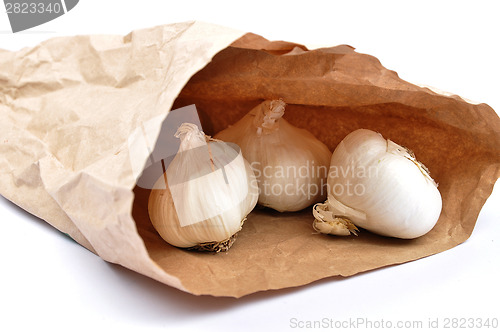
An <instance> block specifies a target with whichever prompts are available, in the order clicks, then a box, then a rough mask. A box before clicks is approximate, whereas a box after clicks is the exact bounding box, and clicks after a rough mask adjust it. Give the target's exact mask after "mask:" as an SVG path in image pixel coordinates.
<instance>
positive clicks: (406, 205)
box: [313, 129, 442, 239]
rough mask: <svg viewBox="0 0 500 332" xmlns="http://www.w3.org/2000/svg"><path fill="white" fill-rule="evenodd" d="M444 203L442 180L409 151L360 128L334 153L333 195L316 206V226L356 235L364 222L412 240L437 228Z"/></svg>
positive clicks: (330, 188) (328, 231)
mask: <svg viewBox="0 0 500 332" xmlns="http://www.w3.org/2000/svg"><path fill="white" fill-rule="evenodd" d="M441 207H442V200H441V195H440V193H439V190H438V189H437V184H436V183H435V182H434V180H433V179H432V178H431V177H430V175H429V172H428V170H427V169H426V168H425V167H424V166H423V165H422V164H421V163H419V162H418V161H417V160H416V159H415V156H414V155H413V153H412V152H411V151H410V150H408V149H406V148H404V147H402V146H400V145H398V144H396V143H394V142H392V141H390V140H386V139H384V138H383V137H382V135H380V134H378V133H376V132H373V131H371V130H367V129H359V130H356V131H354V132H352V133H350V134H349V135H347V136H346V137H345V138H344V140H343V141H342V142H340V144H339V145H338V146H337V148H336V149H335V151H334V152H333V155H332V159H331V163H330V171H329V175H328V199H327V201H326V202H325V203H324V204H317V205H315V206H314V207H313V215H314V216H315V218H316V220H315V221H314V224H313V226H314V228H315V229H316V230H318V231H320V232H322V233H326V234H335V235H349V234H350V233H354V234H355V232H356V230H357V228H356V226H359V227H362V228H364V229H367V230H369V231H371V232H373V233H377V234H380V235H385V236H390V237H397V238H402V239H412V238H417V237H419V236H422V235H424V234H426V233H427V232H429V231H430V230H431V229H432V228H433V227H434V225H435V224H436V222H437V220H438V219H439V215H440V213H441Z"/></svg>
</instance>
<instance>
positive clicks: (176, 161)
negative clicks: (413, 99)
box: [148, 123, 258, 251]
mask: <svg viewBox="0 0 500 332" xmlns="http://www.w3.org/2000/svg"><path fill="white" fill-rule="evenodd" d="M175 136H176V137H178V138H180V140H181V143H180V147H179V150H178V152H177V154H176V155H175V157H174V158H173V160H172V161H171V163H170V164H169V165H168V168H167V170H166V172H165V173H164V174H163V175H162V176H161V177H160V178H159V179H158V180H157V182H156V183H155V185H154V188H153V190H152V191H151V194H150V197H149V204H148V210H149V216H150V219H151V221H152V223H153V226H154V227H155V229H156V230H157V231H158V233H159V234H160V236H161V237H162V238H163V239H164V240H165V241H167V242H168V243H170V244H172V245H173V246H176V247H182V248H195V249H199V250H209V251H225V250H227V249H229V247H230V246H231V245H232V243H233V241H234V238H235V237H234V235H235V234H236V233H237V232H238V231H239V230H240V229H241V227H242V225H243V222H244V220H245V218H246V216H247V215H248V214H249V213H250V212H251V211H252V209H253V208H254V207H255V205H256V204H257V198H258V187H257V184H256V179H255V175H254V173H253V171H252V169H251V167H250V165H249V164H248V162H247V161H246V160H245V159H244V158H243V156H242V154H241V150H239V148H238V147H237V146H235V145H234V144H226V143H224V142H222V141H217V140H214V139H210V138H209V137H207V136H205V134H204V133H203V132H201V131H200V130H199V129H198V127H197V126H196V125H194V124H190V123H184V124H182V125H181V126H180V127H179V129H178V130H177V133H176V134H175Z"/></svg>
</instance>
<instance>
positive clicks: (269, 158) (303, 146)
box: [215, 100, 331, 212]
mask: <svg viewBox="0 0 500 332" xmlns="http://www.w3.org/2000/svg"><path fill="white" fill-rule="evenodd" d="M284 112H285V103H284V102H283V101H282V100H273V101H264V102H263V103H261V104H260V105H258V106H257V107H255V108H254V109H252V110H251V111H250V112H249V113H248V114H247V115H245V116H244V117H243V118H242V119H241V120H239V121H238V122H237V123H236V124H235V125H233V126H230V127H229V128H227V129H225V130H223V131H221V132H220V133H218V134H217V135H215V137H216V138H218V139H221V140H223V141H226V142H233V143H236V144H238V145H239V146H240V148H241V150H242V152H243V156H244V157H245V158H246V159H247V160H248V161H249V162H250V164H251V166H252V169H253V170H254V172H255V176H256V177H257V181H258V186H259V201H258V203H259V204H260V205H263V206H267V207H270V208H273V209H275V210H277V211H280V212H283V211H298V210H302V209H304V208H306V207H308V206H310V205H312V204H314V203H317V202H320V201H322V200H324V199H325V198H326V194H327V192H326V182H327V176H328V165H329V161H330V157H331V152H330V150H329V149H328V147H327V146H326V145H325V144H323V143H322V142H320V141H319V140H318V139H316V138H315V137H314V136H313V135H312V134H311V133H310V132H308V131H307V130H304V129H299V128H297V127H294V126H292V125H291V124H290V123H288V122H287V121H286V120H285V119H283V118H282V116H283V114H284Z"/></svg>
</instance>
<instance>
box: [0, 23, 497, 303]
mask: <svg viewBox="0 0 500 332" xmlns="http://www.w3.org/2000/svg"><path fill="white" fill-rule="evenodd" d="M272 98H283V99H284V100H285V101H286V102H287V104H288V106H287V112H286V114H285V118H286V119H287V120H288V121H290V122H291V123H292V124H294V125H296V126H298V127H302V128H306V129H308V130H309V131H311V132H312V133H313V134H314V135H315V136H316V137H318V138H319V139H321V140H322V141H323V142H324V143H325V144H327V145H328V146H329V148H330V149H331V150H332V151H333V149H334V148H335V146H336V145H337V144H338V143H339V142H340V140H341V139H342V138H343V137H344V136H345V135H347V134H348V133H349V132H351V131H353V130H355V129H358V128H368V129H372V130H376V131H378V132H380V133H382V134H383V135H384V137H386V138H390V139H392V140H394V141H396V142H398V143H400V144H402V145H405V146H408V147H410V148H411V149H412V150H414V152H415V154H416V155H417V157H418V158H419V160H421V161H422V162H423V163H424V164H425V165H427V166H428V168H429V169H430V171H431V174H432V176H433V178H434V179H435V180H436V181H437V182H438V183H439V190H440V192H441V194H442V197H443V211H442V214H441V217H440V219H439V221H438V224H437V225H436V227H435V228H434V229H433V230H432V231H431V232H430V233H428V234H427V235H425V236H423V237H421V238H418V239H415V240H398V239H391V238H385V237H381V236H376V235H373V234H371V233H369V232H367V231H363V232H361V233H360V235H359V236H358V237H345V238H340V237H330V236H325V235H321V234H315V232H314V231H313V229H312V227H311V222H312V215H311V211H310V209H306V210H304V211H302V212H297V213H278V212H272V211H270V210H267V209H255V210H254V211H253V212H252V213H251V214H250V215H249V217H248V220H247V221H246V223H245V225H244V227H243V230H242V231H241V232H240V233H239V235H238V239H237V241H236V242H235V244H234V245H233V247H232V248H231V249H230V250H229V251H228V252H227V253H219V254H212V253H200V252H192V251H186V250H182V249H178V248H174V247H172V246H170V245H169V244H167V243H165V242H164V241H163V240H162V239H161V238H160V237H159V235H158V234H157V233H156V231H155V230H154V229H153V227H152V225H151V222H150V221H149V218H148V214H147V198H148V194H149V191H148V190H147V189H143V188H141V187H139V186H136V181H137V177H136V174H134V170H133V166H132V164H134V165H137V164H139V165H141V164H143V165H145V164H146V161H147V158H148V156H147V155H146V156H145V155H144V154H139V153H137V152H136V151H135V150H134V149H131V148H130V146H131V145H130V142H129V140H130V136H131V133H132V132H133V131H134V130H135V129H137V128H138V127H140V126H141V124H142V123H145V122H148V121H149V122H148V123H149V124H150V126H149V127H148V130H149V131H150V137H153V140H154V139H156V137H158V135H159V132H160V128H161V124H162V121H163V119H165V117H166V116H167V114H168V112H169V110H171V109H177V108H179V107H182V106H186V105H191V104H195V105H196V107H197V109H198V112H199V116H200V119H201V122H202V125H203V129H204V130H205V132H206V133H207V134H209V135H213V134H215V133H216V132H218V131H220V130H222V129H223V128H225V127H226V126H228V125H229V124H232V123H234V122H236V121H237V120H238V119H239V118H241V117H242V116H243V115H244V114H246V113H247V112H248V111H249V110H250V109H251V108H252V107H254V106H255V105H257V104H258V103H260V102H261V101H262V100H264V99H272ZM499 174H500V120H499V118H498V116H497V115H496V113H495V112H494V111H493V110H492V109H491V108H490V107H489V106H487V105H485V104H471V103H469V102H466V101H464V100H463V99H461V98H460V97H458V96H445V95H442V94H439V93H436V92H433V91H431V90H429V89H427V88H422V87H418V86H415V85H412V84H409V83H407V82H405V81H403V80H401V79H399V78H398V76H397V74H396V73H395V72H393V71H390V70H387V69H385V68H384V67H382V65H381V64H380V63H379V61H378V60H377V59H376V58H374V57H372V56H369V55H364V54H358V53H356V52H354V50H353V49H352V48H351V47H348V46H337V47H333V48H325V49H318V50H312V51H309V50H307V49H306V48H305V47H303V46H301V45H297V44H293V43H287V42H269V41H267V40H265V39H263V38H262V37H259V36H256V35H253V34H244V33H242V32H240V31H234V30H231V29H227V28H223V27H219V26H214V25H210V24H205V23H199V22H188V23H180V24H173V25H165V26H159V27H155V28H151V29H145V30H138V31H134V32H132V33H130V34H129V35H127V36H125V37H120V36H75V37H64V38H55V39H51V40H48V41H46V42H44V43H41V44H40V45H38V46H36V47H33V48H26V49H23V50H20V51H17V52H7V51H1V52H0V193H1V194H2V195H3V196H4V197H6V198H7V199H9V200H11V201H12V202H14V203H15V204H17V205H19V206H21V207H22V208H23V209H25V210H27V211H28V212H30V213H32V214H34V215H36V216H38V217H40V218H42V219H44V220H46V221H47V222H48V223H50V224H51V225H53V226H54V227H56V228H57V229H59V230H60V231H62V232H64V233H67V234H69V235H70V236H71V237H72V238H73V239H75V240H76V241H77V242H79V243H80V244H81V245H82V246H84V247H86V248H88V249H89V250H91V251H93V252H94V253H96V254H97V255H99V256H100V257H102V258H103V259H104V260H106V261H108V262H112V263H117V264H121V265H123V266H125V267H127V268H129V269H132V270H135V271H137V272H139V273H142V274H144V275H147V276H150V277H151V278H154V279H156V280H159V281H161V282H163V283H165V284H167V285H170V286H173V287H176V288H179V289H181V290H184V291H186V292H189V293H192V294H210V295H215V296H233V297H240V296H244V295H246V294H250V293H253V292H257V291H262V290H268V289H279V288H285V287H293V286H299V285H304V284H307V283H310V282H312V281H315V280H318V279H321V278H326V277H330V276H338V275H341V276H350V275H353V274H356V273H359V272H362V271H367V270H371V269H375V268H378V267H382V266H387V265H392V264H398V263H403V262H408V261H411V260H415V259H418V258H421V257H425V256H428V255H431V254H435V253H438V252H441V251H443V250H446V249H449V248H451V247H453V246H456V245H457V244H459V243H461V242H463V241H465V240H466V239H467V238H468V237H469V236H470V234H471V233H472V230H473V228H474V224H475V221H476V219H477V216H478V214H479V211H480V209H481V207H482V205H483V204H484V202H485V201H486V199H487V197H488V196H489V195H490V193H491V191H492V188H493V185H494V183H495V181H496V179H497V178H498V176H499ZM34 249H35V248H34Z"/></svg>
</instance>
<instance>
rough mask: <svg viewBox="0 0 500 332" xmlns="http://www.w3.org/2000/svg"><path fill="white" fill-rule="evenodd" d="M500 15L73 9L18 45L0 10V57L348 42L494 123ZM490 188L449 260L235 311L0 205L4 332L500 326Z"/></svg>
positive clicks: (263, 296) (93, 2) (0, 321)
mask: <svg viewBox="0 0 500 332" xmlns="http://www.w3.org/2000/svg"><path fill="white" fill-rule="evenodd" d="M496 3H497V2H496V1H474V2H472V1H467V2H465V1H439V2H438V1H418V2H414V3H411V4H409V2H407V1H366V2H361V1H347V0H346V1H342V2H340V1H338V2H337V1H324V2H316V1H311V0H310V1H301V2H292V1H283V2H278V1H271V0H268V1H251V2H238V1H234V0H233V1H185V0H184V1H173V2H168V3H167V1H145V0H141V1H139V0H137V1H118V0H114V1H110V0H106V1H103V0H82V1H80V3H79V4H78V5H77V6H76V7H75V8H74V9H73V10H71V11H70V12H68V14H66V15H64V16H62V17H60V18H58V19H55V20H54V21H52V22H48V23H46V24H43V25H41V26H38V27H35V28H32V29H30V30H28V31H26V32H21V33H16V34H12V33H11V32H10V26H9V24H8V19H7V15H6V14H5V12H4V10H3V8H2V10H1V13H0V48H3V49H8V50H18V49H20V48H22V47H26V46H34V45H36V44H37V43H39V42H41V41H43V40H46V39H49V38H52V37H56V36H60V35H75V34H120V35H124V34H127V33H128V32H130V31H131V30H134V29H139V28H146V27H151V26H154V25H159V24H166V23H174V22H180V21H186V20H195V19H196V20H203V21H207V22H211V23H217V24H220V25H225V26H229V27H233V28H237V29H240V30H244V31H248V32H254V33H257V34H260V35H262V36H264V37H266V38H268V39H271V40H278V39H279V40H287V41H293V42H297V43H302V44H305V45H307V46H309V47H310V48H315V47H317V46H334V45H338V44H349V45H351V46H354V47H356V49H357V51H358V52H362V53H368V54H371V55H374V56H376V57H377V58H378V59H379V60H380V61H381V62H382V64H383V65H384V66H385V67H387V68H389V69H392V70H395V71H397V72H398V74H399V75H400V77H402V78H403V79H405V80H407V81H410V82H412V83H419V84H426V85H430V86H434V87H437V88H439V89H441V90H444V91H450V92H453V93H456V94H458V95H461V96H462V97H465V98H468V99H470V100H474V101H480V102H485V103H487V104H489V105H490V106H492V107H493V108H494V109H495V110H496V111H497V112H498V111H499V110H500V93H499V88H500V85H499V83H498V79H499V78H500V66H499V65H498V59H499V58H500V53H499V50H500V48H499V42H498V31H500V23H499V22H500V20H499V19H498V6H497V4H496ZM464 162H467V161H466V160H464ZM498 187H499V186H498V185H497V186H496V189H495V190H494V193H493V194H492V196H491V197H490V198H489V200H488V201H487V203H486V205H485V206H484V207H483V209H482V211H481V214H480V216H479V218H478V221H477V225H476V228H475V230H474V232H473V234H472V236H471V238H470V239H469V240H468V241H466V242H465V243H464V244H462V245H459V246H458V247H455V248H453V249H451V250H449V251H446V252H443V253H440V254H437V255H434V256H431V257H428V258H425V259H421V260H418V261H415V262H410V263H407V264H402V265H397V266H392V267H387V268H383V269H378V270H376V271H372V272H368V273H363V274H360V275H357V276H354V277H350V278H346V279H344V278H330V279H327V280H323V281H319V282H316V283H313V284H312V285H308V286H305V287H300V288H295V289H287V290H281V291H272V292H265V293H258V294H254V295H250V296H247V297H244V298H242V299H239V300H236V299H231V298H213V297H209V296H206V297H195V296H192V295H190V294H186V293H183V292H181V291H178V290H176V289H173V288H170V287H168V286H165V285H163V284H160V283H158V282H156V281H153V280H151V279H148V278H146V277H143V276H141V275H139V274H136V273H134V272H131V271H128V270H126V269H124V268H122V267H119V266H115V265H111V264H109V263H106V262H104V261H102V260H101V259H100V258H99V257H97V256H95V255H94V254H92V253H90V252H88V251H87V250H85V249H84V248H83V247H81V246H79V245H78V244H76V243H75V242H73V241H72V240H70V239H69V238H67V237H66V236H65V235H63V234H61V233H59V232H58V231H56V230H55V229H53V228H52V227H50V226H49V225H47V224H46V223H45V222H43V221H41V220H39V219H37V218H35V217H33V216H31V215H29V214H27V213H25V212H24V211H23V210H21V209H19V208H17V207H16V206H15V205H13V204H11V203H10V202H8V201H6V200H5V199H4V198H3V197H0V264H1V265H0V266H1V267H0V268H1V273H0V306H1V308H0V330H3V331H15V330H22V331H37V330H49V329H50V330H51V331H63V330H64V331H66V330H70V329H71V330H75V329H76V330H79V329H82V330H83V329H94V330H95V329H99V330H102V331H105V330H107V329H110V328H112V329H113V331H128V330H138V329H139V328H140V330H141V331H145V330H159V331H169V330H175V331H180V330H200V329H202V328H203V329H204V330H209V331H214V330H219V331H220V330H234V331H246V330H254V331H255V330H256V329H257V328H260V329H261V330H262V329H263V330H271V329H272V330H274V331H282V330H283V331H287V330H303V329H300V328H299V327H298V326H297V327H295V326H296V325H299V324H302V323H304V324H305V323H306V321H313V320H323V319H325V320H326V319H334V320H337V321H340V322H344V324H347V323H348V322H349V320H351V321H352V320H357V319H358V318H360V319H361V318H366V319H370V320H371V321H372V323H375V324H381V323H382V320H383V321H384V322H387V321H390V322H392V323H393V326H396V322H397V321H406V320H409V321H422V323H423V326H424V327H426V326H427V325H428V323H429V320H432V321H435V319H439V324H440V325H441V326H442V325H443V323H444V321H445V319H446V318H483V319H486V318H488V317H489V318H493V317H496V318H497V319H500V313H499V311H498V310H497V308H498V307H500V305H499V298H500V287H499V286H498V280H499V279H500V269H499V259H498V257H499V256H500V243H499V242H500V241H499V240H498V239H497V237H498V236H499V235H500V226H499V223H498V221H499V220H500V207H499V203H500V190H499V189H500V188H498ZM325 322H326V321H325ZM295 323H297V324H295ZM76 327H77V328H76ZM325 327H326V326H325ZM333 327H335V326H333ZM351 327H352V326H351ZM362 327H363V326H362V325H360V326H359V328H357V329H355V328H354V329H352V330H362ZM325 330H327V329H325ZM341 330H349V329H348V328H344V329H341ZM395 330H402V329H395ZM485 330H488V329H485Z"/></svg>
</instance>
